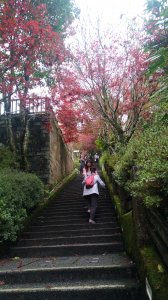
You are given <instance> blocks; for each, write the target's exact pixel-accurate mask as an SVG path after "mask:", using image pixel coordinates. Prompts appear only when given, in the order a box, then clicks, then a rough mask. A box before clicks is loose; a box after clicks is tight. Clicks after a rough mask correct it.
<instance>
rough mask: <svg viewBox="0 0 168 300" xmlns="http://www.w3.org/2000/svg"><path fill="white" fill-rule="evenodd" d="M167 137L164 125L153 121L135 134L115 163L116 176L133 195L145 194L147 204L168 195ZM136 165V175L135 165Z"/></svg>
mask: <svg viewBox="0 0 168 300" xmlns="http://www.w3.org/2000/svg"><path fill="white" fill-rule="evenodd" d="M167 158H168V138H167V126H166V125H165V124H161V123H160V124H158V123H156V124H153V125H152V126H151V127H148V128H146V130H145V131H144V133H143V134H141V135H139V136H138V137H137V136H135V137H134V138H133V139H132V140H131V141H130V142H129V144H128V145H127V147H126V150H125V154H124V155H123V156H122V157H121V158H120V160H119V162H118V163H117V164H116V165H115V176H116V179H117V181H118V183H119V184H121V185H123V186H124V188H125V189H127V190H128V191H129V192H130V193H131V194H132V195H134V196H138V197H142V198H143V199H144V203H145V205H146V206H152V205H158V204H159V203H160V201H161V200H162V199H165V198H166V197H167V195H168V159H167ZM133 166H136V167H137V172H136V176H134V178H133V177H132V176H131V175H132V167H133Z"/></svg>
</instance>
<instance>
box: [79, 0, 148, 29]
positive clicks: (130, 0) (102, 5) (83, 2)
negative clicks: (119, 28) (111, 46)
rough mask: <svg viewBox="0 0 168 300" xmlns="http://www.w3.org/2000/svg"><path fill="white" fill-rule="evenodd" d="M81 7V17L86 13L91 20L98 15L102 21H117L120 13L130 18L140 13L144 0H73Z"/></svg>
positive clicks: (85, 16) (143, 6) (85, 15)
mask: <svg viewBox="0 0 168 300" xmlns="http://www.w3.org/2000/svg"><path fill="white" fill-rule="evenodd" d="M75 2H76V4H77V6H78V7H79V8H80V9H81V19H82V18H87V17H88V15H89V16H90V18H91V19H92V20H93V19H94V18H95V19H96V16H97V15H99V16H100V17H101V20H102V21H103V22H105V23H106V22H107V23H113V24H114V23H118V21H119V19H120V16H121V15H122V14H124V15H127V16H128V17H129V18H132V17H134V16H136V15H142V14H143V10H144V8H145V3H146V0H75Z"/></svg>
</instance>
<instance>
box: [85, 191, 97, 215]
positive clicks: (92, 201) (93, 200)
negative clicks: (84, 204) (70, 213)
mask: <svg viewBox="0 0 168 300" xmlns="http://www.w3.org/2000/svg"><path fill="white" fill-rule="evenodd" d="M85 198H86V199H87V201H88V209H90V219H91V220H93V221H94V219H95V214H96V208H97V202H98V195H97V194H91V195H87V196H85Z"/></svg>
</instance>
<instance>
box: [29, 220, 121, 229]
mask: <svg viewBox="0 0 168 300" xmlns="http://www.w3.org/2000/svg"><path fill="white" fill-rule="evenodd" d="M104 224H110V225H111V224H117V221H115V222H100V223H99V222H98V223H96V224H94V226H96V225H104ZM68 225H69V226H72V225H73V226H80V225H81V226H83V225H89V226H93V225H90V224H89V223H88V222H87V221H86V224H85V223H74V224H72V223H70V224H68V223H67V224H64V223H63V224H55V225H44V226H43V225H32V226H31V228H37V227H40V228H46V227H47V228H48V227H51V228H52V227H64V226H68Z"/></svg>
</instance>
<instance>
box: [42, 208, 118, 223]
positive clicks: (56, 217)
mask: <svg viewBox="0 0 168 300" xmlns="http://www.w3.org/2000/svg"><path fill="white" fill-rule="evenodd" d="M86 216H88V212H87V210H85V211H83V213H80V214H74V213H65V214H64V213H62V214H56V215H53V216H43V215H41V216H39V217H37V220H39V221H40V220H43V219H45V220H65V219H66V220H67V219H68V218H69V219H74V220H75V219H79V218H80V219H83V218H84V219H86ZM96 217H103V218H104V217H111V218H112V219H113V218H115V219H117V218H116V215H112V214H111V213H110V212H104V213H100V212H97V213H96Z"/></svg>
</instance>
